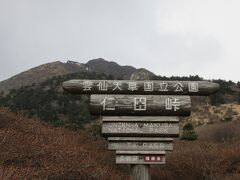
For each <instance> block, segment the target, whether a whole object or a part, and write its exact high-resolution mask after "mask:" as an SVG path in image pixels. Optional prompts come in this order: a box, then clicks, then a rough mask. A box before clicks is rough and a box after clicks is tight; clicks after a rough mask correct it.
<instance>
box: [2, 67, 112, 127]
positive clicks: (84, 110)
mask: <svg viewBox="0 0 240 180" xmlns="http://www.w3.org/2000/svg"><path fill="white" fill-rule="evenodd" d="M75 78H79V79H80V78H81V79H111V78H112V76H106V75H104V74H97V73H86V72H81V73H75V74H68V75H64V76H58V77H54V78H51V79H48V80H46V81H44V82H43V83H41V84H39V85H36V84H33V85H32V86H25V87H21V88H20V89H17V90H15V89H13V90H11V91H10V93H9V94H8V95H7V96H1V97H0V105H2V106H6V107H9V108H10V109H11V110H12V111H14V112H17V111H21V112H23V113H24V114H25V115H27V116H28V117H39V118H40V119H41V120H43V121H45V122H49V123H51V124H53V125H61V126H65V127H69V128H74V129H77V128H80V127H81V126H82V125H83V124H84V123H86V122H89V121H91V120H93V119H95V118H96V117H92V116H91V115H90V112H89V107H88V104H89V103H88V101H89V96H88V95H72V94H70V93H67V92H64V91H63V90H62V87H61V84H62V82H63V81H66V80H69V79H75Z"/></svg>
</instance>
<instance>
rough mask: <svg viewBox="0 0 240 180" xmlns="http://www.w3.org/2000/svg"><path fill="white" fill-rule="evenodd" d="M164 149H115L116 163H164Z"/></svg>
mask: <svg viewBox="0 0 240 180" xmlns="http://www.w3.org/2000/svg"><path fill="white" fill-rule="evenodd" d="M165 161H166V160H165V151H116V164H165Z"/></svg>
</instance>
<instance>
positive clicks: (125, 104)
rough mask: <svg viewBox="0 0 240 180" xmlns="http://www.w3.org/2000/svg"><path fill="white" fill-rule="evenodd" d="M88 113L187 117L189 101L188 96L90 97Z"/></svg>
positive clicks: (189, 108)
mask: <svg viewBox="0 0 240 180" xmlns="http://www.w3.org/2000/svg"><path fill="white" fill-rule="evenodd" d="M170 102H171V103H172V104H171V105H170ZM167 105H169V107H168V108H167ZM90 111H91V113H92V114H94V115H118V116H148V115H150V116H189V115H190V113H191V100H190V96H167V95H163V96H157V95H153V96H152V95H108V94H106V95H91V98H90Z"/></svg>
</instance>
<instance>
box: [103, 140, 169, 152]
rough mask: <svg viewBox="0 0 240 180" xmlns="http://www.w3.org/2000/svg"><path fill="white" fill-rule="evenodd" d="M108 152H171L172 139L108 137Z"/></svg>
mask: <svg viewBox="0 0 240 180" xmlns="http://www.w3.org/2000/svg"><path fill="white" fill-rule="evenodd" d="M108 149H109V150H133V151H134V150H143V151H146V150H148V151H172V150H173V139H172V138H159V137H109V138H108Z"/></svg>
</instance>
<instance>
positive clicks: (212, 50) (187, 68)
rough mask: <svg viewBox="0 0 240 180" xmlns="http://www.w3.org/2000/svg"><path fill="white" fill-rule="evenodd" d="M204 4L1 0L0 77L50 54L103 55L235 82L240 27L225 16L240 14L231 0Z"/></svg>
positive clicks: (164, 71) (161, 71) (176, 72)
mask: <svg viewBox="0 0 240 180" xmlns="http://www.w3.org/2000/svg"><path fill="white" fill-rule="evenodd" d="M214 2H219V1H214ZM207 3H208V1H201V3H199V2H195V3H194V2H192V1H184V2H182V3H178V1H171V2H168V1H139V0H131V1H129V0H123V1H110V0H103V1H98V0H89V1H79V0H69V1H64V0H51V1H47V0H41V1H40V0H39V1H31V0H22V1H18V0H0V70H1V73H0V80H3V79H6V78H8V77H10V76H12V75H15V74H17V73H19V72H21V71H24V70H27V69H28V68H31V67H33V66H36V65H40V64H42V63H46V62H50V61H55V60H60V61H66V60H69V59H72V60H76V61H80V62H86V61H87V60H90V59H93V58H97V57H102V58H105V59H107V60H112V61H116V62H118V63H119V64H123V65H125V64H129V65H133V66H137V67H145V68H148V69H149V70H151V71H153V72H155V73H156V74H159V75H168V76H169V75H190V74H199V75H201V76H203V77H205V78H225V79H232V80H235V81H237V80H238V76H239V73H238V69H237V68H236V66H237V65H240V63H239V61H238V57H239V55H238V52H237V51H238V49H237V48H236V46H237V40H238V39H239V40H240V36H239V33H238V30H239V29H240V28H239V27H238V25H236V23H234V22H233V21H229V19H231V18H235V17H236V15H240V12H236V13H237V14H233V13H232V12H235V8H234V7H235V6H237V5H238V1H234V2H233V3H232V4H230V5H225V3H224V2H222V1H221V2H219V6H218V7H214V5H215V4H214V3H212V4H211V3H210V4H208V7H207V9H206V4H207ZM213 7H214V8H215V9H211V8H213ZM226 11H227V12H229V13H228V15H226V14H227V13H226V14H224V15H222V12H226ZM215 14H216V15H215ZM225 16H227V18H226V17H225ZM223 18H225V19H223ZM223 27H224V29H223ZM233 29H234V31H233ZM232 31H233V32H232ZM231 46H232V48H231ZM234 47H235V48H234ZM239 58H240V57H239ZM233 65H234V67H232V66H233ZM226 69H227V70H226Z"/></svg>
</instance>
